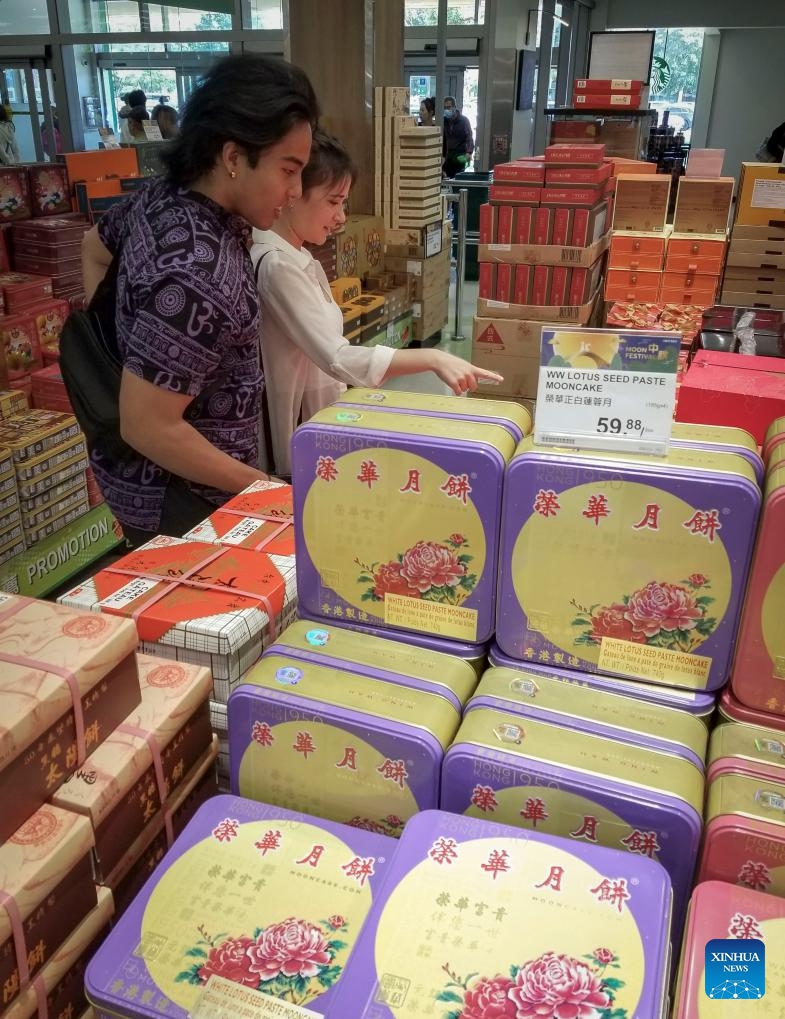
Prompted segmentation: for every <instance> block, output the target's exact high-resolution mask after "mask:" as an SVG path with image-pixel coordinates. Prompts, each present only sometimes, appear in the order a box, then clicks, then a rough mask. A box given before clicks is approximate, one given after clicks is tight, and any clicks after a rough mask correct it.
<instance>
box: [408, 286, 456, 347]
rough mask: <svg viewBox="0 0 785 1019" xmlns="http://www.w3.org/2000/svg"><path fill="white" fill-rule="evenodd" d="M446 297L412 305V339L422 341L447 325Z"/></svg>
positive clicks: (445, 295) (447, 309)
mask: <svg viewBox="0 0 785 1019" xmlns="http://www.w3.org/2000/svg"><path fill="white" fill-rule="evenodd" d="M448 312H449V308H448V295H447V294H444V296H443V297H439V298H437V299H435V300H432V301H423V302H415V303H414V304H413V305H412V339H414V340H418V341H422V340H427V339H428V337H429V336H433V334H434V333H438V332H439V330H440V329H442V328H443V327H444V326H445V325H446V324H447V316H448Z"/></svg>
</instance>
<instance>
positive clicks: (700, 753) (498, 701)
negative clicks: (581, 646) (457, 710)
mask: <svg viewBox="0 0 785 1019" xmlns="http://www.w3.org/2000/svg"><path fill="white" fill-rule="evenodd" d="M477 708H494V709H495V710H496V711H507V712H510V713H512V714H515V715H521V716H522V717H525V718H534V719H538V720H540V721H544V722H551V723H553V724H554V725H560V726H565V727H566V728H568V729H579V730H581V731H582V732H588V733H590V734H593V735H596V736H604V737H606V738H607V739H616V740H619V741H621V742H624V743H633V744H635V745H636V746H642V747H649V748H651V749H654V750H661V751H662V752H664V753H670V754H675V755H677V756H679V757H683V758H684V759H685V760H687V761H689V762H690V763H691V764H694V765H695V767H696V768H700V769H701V771H702V770H703V768H704V764H705V761H706V745H707V743H708V737H709V734H708V732H707V730H706V726H705V725H704V724H703V722H701V720H700V719H699V718H695V717H694V716H692V715H689V714H687V712H686V711H678V710H676V709H675V708H666V707H663V706H662V705H659V704H648V703H646V702H645V701H638V700H636V699H635V698H634V697H625V696H624V695H622V694H617V693H608V692H607V691H604V690H593V689H591V688H590V687H580V686H575V687H572V686H566V685H565V684H564V683H562V682H560V681H559V680H558V679H549V678H548V677H546V676H542V675H538V674H536V673H526V672H524V671H518V670H514V669H502V668H492V669H488V671H487V672H485V673H484V674H483V675H482V676H481V677H480V683H479V686H478V687H477V690H476V691H475V693H474V695H473V696H472V698H471V700H470V701H469V703H468V704H467V705H466V713H468V712H470V711H475V710H476V709H477Z"/></svg>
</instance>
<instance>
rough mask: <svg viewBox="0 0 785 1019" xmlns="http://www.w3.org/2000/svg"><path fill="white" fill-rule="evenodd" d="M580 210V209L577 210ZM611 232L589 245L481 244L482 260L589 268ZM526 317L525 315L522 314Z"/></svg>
mask: <svg viewBox="0 0 785 1019" xmlns="http://www.w3.org/2000/svg"><path fill="white" fill-rule="evenodd" d="M576 211H579V210H576ZM610 237H611V235H610V233H606V234H604V235H603V236H602V237H600V238H599V239H598V240H596V241H595V242H594V243H593V244H590V245H589V246H588V247H582V248H578V247H564V246H561V247H560V246H559V245H554V244H512V245H510V246H509V247H507V246H506V245H494V244H481V245H480V246H479V249H478V257H479V260H480V262H496V263H498V262H512V263H513V264H515V263H517V262H524V263H527V264H529V265H568V266H583V267H585V268H588V267H589V266H591V265H594V263H595V262H596V261H597V259H598V258H599V257H600V255H601V254H603V252H605V251H607V249H608V245H609V244H610ZM520 317H521V318H525V316H523V315H522V316H520Z"/></svg>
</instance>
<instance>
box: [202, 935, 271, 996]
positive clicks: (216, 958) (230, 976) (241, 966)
mask: <svg viewBox="0 0 785 1019" xmlns="http://www.w3.org/2000/svg"><path fill="white" fill-rule="evenodd" d="M253 944H254V939H253V938H245V937H243V938H227V939H226V941H223V942H221V944H220V945H216V946H215V948H211V949H210V953H209V955H208V956H207V961H206V962H205V963H203V964H202V965H201V966H200V967H199V970H198V977H199V980H200V981H201V982H202V983H207V981H208V980H209V978H210V977H211V976H219V977H224V978H225V979H226V980H231V981H233V982H234V983H235V984H243V985H244V986H246V987H258V986H259V976H258V974H257V973H252V972H251V968H250V967H251V959H250V957H249V955H248V949H249V948H250V947H251V946H252V945H253Z"/></svg>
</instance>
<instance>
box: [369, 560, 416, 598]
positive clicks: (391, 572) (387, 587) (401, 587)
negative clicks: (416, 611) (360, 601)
mask: <svg viewBox="0 0 785 1019" xmlns="http://www.w3.org/2000/svg"><path fill="white" fill-rule="evenodd" d="M373 593H374V594H375V595H376V597H377V598H384V596H385V595H386V594H404V595H407V596H409V597H411V598H414V597H417V594H418V592H417V591H415V590H413V588H412V587H411V585H410V584H409V581H408V580H407V579H406V578H405V577H403V576H401V564H400V563H383V564H382V565H381V566H379V567H378V568H377V569H376V571H375V572H374V575H373Z"/></svg>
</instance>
